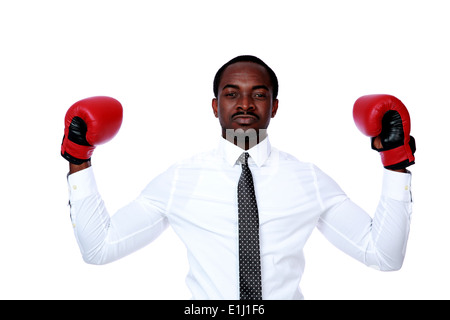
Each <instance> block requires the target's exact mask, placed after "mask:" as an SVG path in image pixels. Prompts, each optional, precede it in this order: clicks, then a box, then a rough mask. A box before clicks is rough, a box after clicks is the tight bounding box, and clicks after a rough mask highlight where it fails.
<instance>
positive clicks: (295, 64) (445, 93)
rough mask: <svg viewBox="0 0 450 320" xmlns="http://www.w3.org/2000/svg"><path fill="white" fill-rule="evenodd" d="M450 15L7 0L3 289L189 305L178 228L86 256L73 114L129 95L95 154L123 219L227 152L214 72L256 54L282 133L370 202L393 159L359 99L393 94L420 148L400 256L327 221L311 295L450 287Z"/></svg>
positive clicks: (365, 295) (439, 8)
mask: <svg viewBox="0 0 450 320" xmlns="http://www.w3.org/2000/svg"><path fill="white" fill-rule="evenodd" d="M449 15H450V10H449V9H448V5H447V4H446V1H437V0H428V1H414V0H408V1H395V0H391V1H384V0H383V1H361V0H359V1H348V0H347V1H323V0H322V1H320V0H318V1H284V0H282V1H273V0H271V1H265V0H257V1H253V0H238V1H235V0H227V1H211V0H208V1H198V0H190V1H182V0H174V1H138V0H130V1H128V0H127V1H114V0H113V1H111V0H108V1H94V0H90V1H80V0H77V1H61V0H58V1H48V0H46V1H45V0H44V1H20V0H17V1H2V2H1V3H0V45H1V49H0V103H1V114H0V119H1V123H0V139H1V140H0V141H1V148H0V149H1V156H0V161H1V166H0V170H1V171H0V188H1V189H0V248H1V250H0V298H2V299H189V298H190V293H189V292H188V290H187V289H186V287H185V283H184V277H185V275H186V272H187V263H186V253H185V249H184V247H183V245H182V244H181V242H180V241H179V240H178V238H176V236H175V235H174V234H173V232H172V230H171V229H168V230H167V231H166V232H165V233H164V234H163V235H162V236H161V237H160V238H158V239H157V240H156V241H155V242H153V243H152V244H150V245H149V246H147V247H145V248H144V249H142V250H141V251H138V252H137V253H134V254H133V255H130V256H128V257H126V258H124V259H122V260H119V261H116V262H114V263H112V264H109V265H105V266H92V265H87V264H85V263H84V262H83V261H82V258H81V255H80V252H79V250H78V246H77V244H76V240H75V237H74V235H73V230H72V226H71V222H70V219H69V207H68V206H67V199H68V198H67V196H68V191H67V185H66V174H67V171H68V164H67V161H65V160H64V159H63V158H62V157H61V156H60V154H59V152H60V144H61V139H62V136H63V130H64V115H65V112H66V110H67V109H68V108H69V107H70V106H71V105H72V104H73V103H74V102H76V101H78V100H80V99H83V98H85V97H89V96H94V95H109V96H112V97H115V98H116V99H118V100H119V101H120V102H121V103H122V105H123V107H124V119H123V124H122V127H121V130H120V132H119V133H118V134H117V136H116V137H115V138H114V139H113V140H112V141H110V142H109V143H107V144H104V145H101V146H99V147H97V149H96V151H95V153H94V157H93V166H94V168H95V172H96V177H97V181H98V184H99V188H100V191H101V193H102V195H103V198H104V200H105V202H106V204H107V207H108V209H109V211H110V212H111V213H113V212H115V210H117V209H118V208H120V207H121V206H123V205H125V204H127V203H128V202H129V201H131V200H133V199H134V197H136V196H137V195H138V194H139V192H140V191H141V190H142V188H143V187H144V186H145V185H146V184H147V182H149V181H150V179H152V178H153V177H154V176H155V175H157V174H158V173H160V172H161V171H162V170H164V169H165V168H167V167H168V166H169V165H170V164H172V163H173V162H175V161H176V160H178V159H180V158H184V157H187V156H189V155H191V154H194V153H196V152H197V151H199V150H204V149H209V148H210V147H212V146H213V144H214V143H215V142H216V141H217V137H218V135H219V134H220V126H219V123H218V121H217V119H216V118H215V117H214V116H213V113H212V109H211V99H212V97H213V93H212V80H213V77H214V74H215V72H216V71H217V69H218V68H219V67H220V66H221V65H222V64H223V63H225V62H226V61H228V60H229V59H231V58H233V57H235V56H237V55H240V54H253V55H256V56H258V57H260V58H262V59H263V60H264V61H265V62H267V63H268V64H269V65H270V66H271V67H272V68H273V69H274V70H275V72H276V73H277V75H278V78H279V81H280V93H279V99H280V105H279V110H278V114H277V116H276V117H275V118H274V119H273V120H272V122H271V126H270V128H269V134H270V136H271V141H272V144H273V145H274V146H276V147H278V148H279V149H282V150H284V151H287V152H289V153H291V154H293V155H295V156H296V157H298V158H299V159H301V160H305V161H312V162H314V163H316V164H317V165H318V166H319V167H320V168H321V169H323V170H324V171H325V172H327V173H328V174H329V175H330V176H332V177H333V178H334V179H335V180H336V181H337V182H338V183H339V184H340V185H341V187H342V188H343V189H344V190H345V191H346V192H347V194H348V195H349V196H350V197H351V198H352V199H353V200H354V201H355V202H357V203H358V204H359V205H360V206H361V207H363V208H365V209H366V210H367V211H368V212H369V213H372V212H374V210H375V206H376V203H377V201H378V197H379V194H380V186H381V173H382V166H381V162H380V159H379V155H378V154H377V153H376V152H375V151H373V150H371V149H370V143H369V138H368V137H365V136H363V135H362V134H361V133H360V132H359V131H358V130H357V128H356V127H355V125H354V123H353V118H352V106H353V102H354V101H355V100H356V99H357V98H358V97H359V96H361V95H365V94H371V93H387V94H392V95H395V96H397V97H398V98H399V99H401V100H402V101H403V102H404V104H405V105H406V106H407V108H408V110H409V112H410V115H411V120H412V132H411V134H412V135H413V136H414V137H415V138H416V142H417V152H416V165H414V166H412V167H411V171H412V174H413V198H414V209H413V211H414V212H413V219H412V224H411V232H410V238H409V243H408V248H407V254H406V259H405V262H404V266H403V268H402V269H401V270H400V271H397V272H392V273H383V272H379V271H375V270H372V269H370V268H367V267H365V266H364V265H362V264H360V263H358V262H356V261H354V260H352V259H351V258H349V257H347V256H345V255H344V254H343V253H341V252H340V251H338V250H337V249H335V248H334V247H332V246H331V244H329V243H328V242H327V241H326V240H325V239H324V238H323V236H322V235H321V234H320V233H318V232H317V231H315V232H314V233H313V235H312V237H311V239H310V241H309V242H308V243H307V246H306V247H305V254H306V270H305V273H304V276H303V279H302V282H301V287H302V290H303V293H304V295H305V298H306V299H309V300H312V299H449V298H450V293H449V290H448V287H449V285H450V275H449V270H450V250H449V244H450V232H449V228H448V224H449V222H450V210H449V206H448V197H449V193H448V190H449V187H448V181H449V173H448V170H447V168H446V165H447V162H448V161H449V158H450V157H449V155H450V154H449V148H448V141H449V137H448V132H447V127H448V126H447V125H446V123H448V118H449V107H450V105H449V98H448V97H449V88H450V62H449V61H450V60H449V59H450V58H449V57H450V48H449V38H450V35H449V33H450V19H449ZM161 152H162V153H163V155H161ZM349 223H350V221H349Z"/></svg>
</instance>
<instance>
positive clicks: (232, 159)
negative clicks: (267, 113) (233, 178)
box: [219, 136, 272, 167]
mask: <svg viewBox="0 0 450 320" xmlns="http://www.w3.org/2000/svg"><path fill="white" fill-rule="evenodd" d="M271 150H272V146H271V144H270V141H269V137H268V136H267V137H266V138H265V139H264V140H263V141H261V142H260V143H258V144H257V145H255V146H253V147H252V148H250V149H248V150H247V152H248V153H249V154H250V159H251V160H253V162H255V164H256V165H257V166H258V167H261V166H262V165H263V164H264V163H265V162H266V160H267V159H268V158H269V156H270V152H271ZM219 151H220V152H221V153H222V154H223V156H224V158H225V160H226V161H227V163H228V164H229V165H230V166H234V165H235V164H236V163H237V160H238V158H239V156H240V155H241V154H242V152H245V151H244V150H243V149H242V148H240V147H238V146H236V145H235V144H233V143H231V142H230V141H228V140H226V139H225V138H222V137H221V138H220V141H219ZM251 160H250V161H251Z"/></svg>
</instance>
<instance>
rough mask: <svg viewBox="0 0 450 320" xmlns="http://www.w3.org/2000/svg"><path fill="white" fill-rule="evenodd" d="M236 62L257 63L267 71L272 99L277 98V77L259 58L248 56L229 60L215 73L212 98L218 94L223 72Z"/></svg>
mask: <svg viewBox="0 0 450 320" xmlns="http://www.w3.org/2000/svg"><path fill="white" fill-rule="evenodd" d="M236 62H253V63H257V64H259V65H261V66H263V67H264V68H265V69H266V70H267V72H268V73H269V76H270V82H271V83H272V90H273V98H274V99H276V98H277V97H278V78H277V75H276V74H275V72H274V71H273V70H272V69H271V68H270V67H269V66H268V65H267V64H266V63H265V62H264V61H262V60H261V59H260V58H258V57H255V56H250V55H242V56H237V57H235V58H233V59H231V60H230V61H228V62H227V63H225V64H224V65H223V66H222V67H221V68H220V69H219V70H217V73H216V75H215V77H214V82H213V92H214V97H216V98H217V95H218V94H219V83H220V80H221V79H222V74H223V71H224V70H225V69H226V68H227V67H228V66H229V65H231V64H233V63H236Z"/></svg>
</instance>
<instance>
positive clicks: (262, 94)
mask: <svg viewBox="0 0 450 320" xmlns="http://www.w3.org/2000/svg"><path fill="white" fill-rule="evenodd" d="M266 97H267V95H266V93H265V92H256V93H255V98H256V99H265V98H266Z"/></svg>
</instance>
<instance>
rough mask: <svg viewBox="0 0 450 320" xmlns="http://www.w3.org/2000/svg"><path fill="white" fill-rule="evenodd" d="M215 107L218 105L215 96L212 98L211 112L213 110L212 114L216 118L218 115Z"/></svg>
mask: <svg viewBox="0 0 450 320" xmlns="http://www.w3.org/2000/svg"><path fill="white" fill-rule="evenodd" d="M217 108H218V105H217V99H216V98H213V99H212V109H213V112H214V116H215V117H216V118H218V117H219V116H218V113H217Z"/></svg>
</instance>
